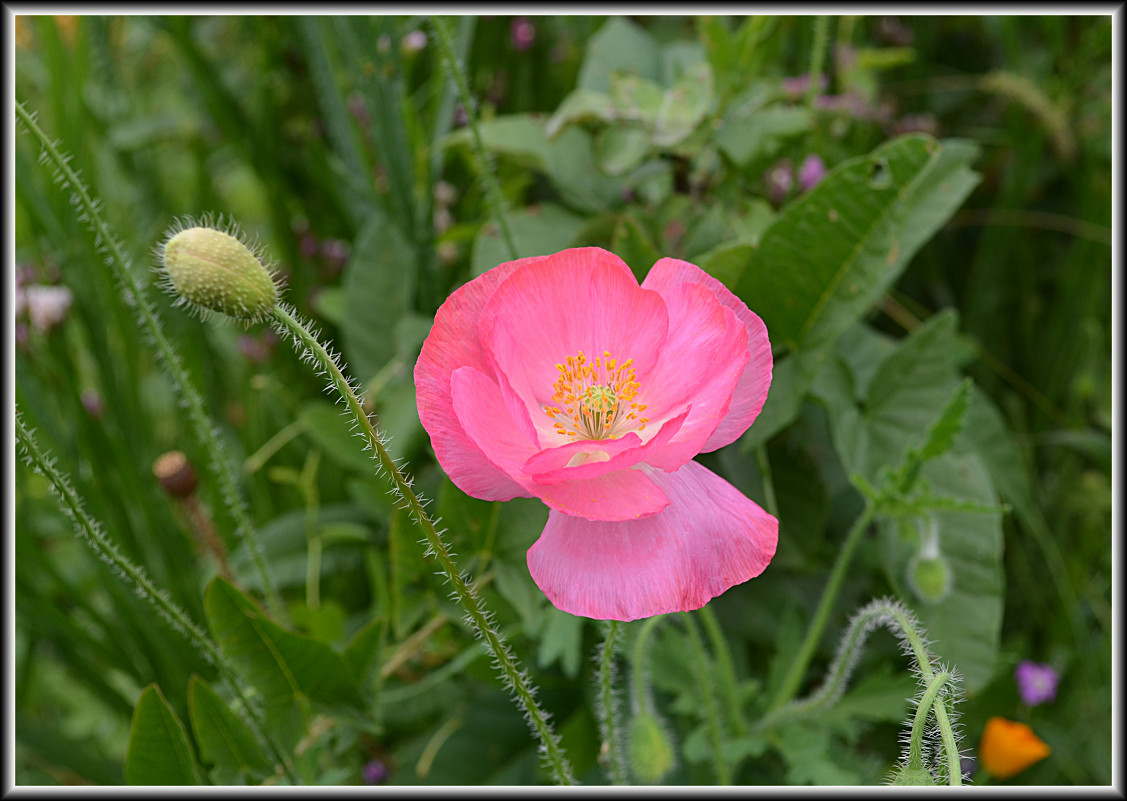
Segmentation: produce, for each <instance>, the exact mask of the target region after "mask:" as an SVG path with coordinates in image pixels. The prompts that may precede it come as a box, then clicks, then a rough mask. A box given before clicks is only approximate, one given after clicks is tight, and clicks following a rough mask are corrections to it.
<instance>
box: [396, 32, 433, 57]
mask: <svg viewBox="0 0 1127 801" xmlns="http://www.w3.org/2000/svg"><path fill="white" fill-rule="evenodd" d="M399 46H400V47H402V48H403V52H404V53H417V52H419V51H420V50H422V49H423V48H424V47H426V46H427V35H426V34H425V33H423V32H422V31H411V32H410V33H408V34H407V35H406V36H404V37H403V40H402V41H401V42H400V43H399Z"/></svg>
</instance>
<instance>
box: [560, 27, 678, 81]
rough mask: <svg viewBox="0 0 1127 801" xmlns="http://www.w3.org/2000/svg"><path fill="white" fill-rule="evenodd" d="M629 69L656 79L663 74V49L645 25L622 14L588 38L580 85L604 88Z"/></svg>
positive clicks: (645, 76) (650, 78) (640, 75)
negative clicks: (619, 73) (618, 74)
mask: <svg viewBox="0 0 1127 801" xmlns="http://www.w3.org/2000/svg"><path fill="white" fill-rule="evenodd" d="M616 72H628V73H633V74H635V75H638V76H639V77H642V78H648V79H649V80H651V81H656V80H658V79H659V78H660V77H661V49H660V47H659V45H658V43H657V41H656V40H655V39H654V38H653V36H651V35H650V34H649V32H647V31H646V30H645V29H644V28H642V27H641V26H639V25H636V24H635V23H633V22H631V21H630V20H628V19H625V18H623V17H611V18H610V19H608V20H607V21H606V23H605V24H604V25H603V27H601V28H599V30H598V31H596V32H595V34H594V36H592V37H591V38H590V39H589V40H588V42H587V52H586V54H585V55H584V57H583V64H582V66H580V68H579V78H578V81H577V83H578V86H579V87H580V88H582V89H593V90H594V91H596V92H605V91H607V90H608V89H609V88H610V81H611V76H612V75H613V74H614V73H616Z"/></svg>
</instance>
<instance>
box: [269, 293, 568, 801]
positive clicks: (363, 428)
mask: <svg viewBox="0 0 1127 801" xmlns="http://www.w3.org/2000/svg"><path fill="white" fill-rule="evenodd" d="M273 315H274V316H273V319H274V324H275V327H276V328H277V330H278V331H279V333H281V334H284V335H285V336H287V337H289V338H291V339H292V340H293V341H294V343H295V344H296V345H297V347H298V350H299V351H300V352H301V353H303V354H304V355H305V357H306V359H307V360H308V361H310V362H311V363H312V364H313V366H314V367H315V368H316V369H317V370H318V371H319V372H321V373H324V374H325V375H327V376H328V377H329V381H330V385H331V386H332V387H333V388H334V389H335V390H336V391H337V392H338V393H339V394H340V396H341V398H342V399H343V400H344V403H345V405H346V407H347V409H348V412H349V413H351V415H352V417H353V419H354V421H355V423H356V430H357V431H358V433H359V434H360V435H361V436H362V438H363V439H364V441H365V443H366V446H367V448H369V449H371V450H372V452H373V456H372V458H373V459H374V460H375V462H376V464H377V465H378V467H379V469H381V470H382V471H383V472H385V473H386V474H387V476H388V478H389V480H390V481H391V484H392V492H393V493H394V494H395V495H396V497H397V500H398V502H399V504H400V505H401V508H404V509H406V510H407V511H408V512H409V513H410V514H411V516H412V518H413V519H414V520H415V523H416V524H417V525H418V526H419V528H420V529H422V532H423V535H424V537H425V538H426V542H427V545H428V546H429V547H428V550H427V555H428V556H434V557H435V558H436V559H437V560H438V563H439V565H440V566H441V568H442V572H443V573H445V574H446V578H447V580H448V581H449V582H450V585H451V587H453V593H452V595H453V597H454V598H455V600H457V601H458V602H459V603H460V604H461V605H462V607H463V608H464V609H465V610H466V613H467V620H468V621H469V623H470V624H471V625H472V626H473V628H474V629H475V630H476V631H477V633H478V634H479V635H481V638H482V640H483V641H484V643H485V646H486V647H487V648H488V649H489V652H490V654H491V655H492V656H493V659H494V661H495V663H496V665H497V667H498V669H499V670H500V671H501V674H502V677H503V678H504V679H505V681H506V682H507V683H508V684H509V686H510V687H511V688H512V690H513V693H514V694H515V696H516V701H517V703H518V704H519V705H520V706H521V708H522V709H523V710H524V711H525V713H526V715H527V717H528V721H529V725H530V727H531V729H532V732H533V734H534V735H535V736H536V737H537V738H538V739H539V740H540V743H541V746H542V748H543V754H544V757H545V760H546V762H547V765H548V767H549V769H550V770H551V771H552V774H553V776H554V778H555V780H556V782H557V783H558V784H573V783H574V781H575V780H574V778H573V777H572V772H571V766H570V765H569V764H568V761H567V758H566V756H565V755H564V753H563V749H562V748H561V746H560V743H559V738H558V737H557V736H556V734H555V733H554V732H553V731H552V727H551V724H550V723H549V720H548V714H547V713H546V712H544V710H542V709H541V708H540V706H539V705H538V704H537V703H536V699H535V693H536V688H535V687H534V686H533V685H532V682H531V679H530V678H529V677H528V676H527V674H525V673H524V671H523V670H521V669H520V667H519V666H518V665H517V661H516V657H515V656H514V655H513V653H512V651H511V650H510V649H509V647H508V645H507V644H506V643H505V641H504V638H503V636H502V635H501V633H500V632H499V631H497V630H496V629H495V628H494V627H493V625H492V622H491V620H490V618H491V615H490V613H489V612H487V611H486V610H485V608H484V606H483V605H482V602H481V600H480V599H479V598H478V596H477V592H476V590H474V589H473V587H472V586H471V584H470V582H469V581H468V579H467V577H466V576H464V575H462V573H461V571H460V570H459V569H458V567H457V565H456V564H455V563H454V558H453V556H452V554H451V552H450V549H449V548H448V547H447V546H446V543H445V542H444V541H443V539H442V535H441V534H440V532H439V531H438V528H437V527H436V526H435V522H434V521H433V520H432V519H431V518H430V516H429V515H428V514H427V512H426V510H425V509H424V503H423V501H422V500H421V499H420V497H419V496H418V495H417V494H415V491H414V490H413V489H412V488H411V480H410V479H409V478H407V476H406V475H405V474H404V473H403V471H401V470H400V469H399V467H398V465H396V464H395V462H394V460H393V459H392V458H391V456H390V455H389V454H388V452H387V448H386V443H387V440H386V439H385V438H384V437H383V436H382V435H381V434H379V433H378V432H377V431H376V429H375V427H374V426H373V425H372V421H371V420H370V419H369V418H368V415H367V414H366V413H365V412H364V407H363V405H362V404H361V403H360V399H359V398H358V397H357V393H356V390H355V389H354V388H353V386H352V384H351V383H350V381H349V380H348V379H347V378H346V377H345V375H344V373H343V372H342V371H341V368H340V366H339V365H338V364H337V360H336V358H334V357H333V356H332V355H330V354H329V352H328V351H327V350H325V348H324V346H323V345H321V343H320V342H319V341H318V340H317V337H316V336H315V335H314V334H312V333H310V332H309V331H308V330H307V329H306V327H305V325H303V324H302V323H301V322H299V321H298V320H297V319H295V317H294V316H293V313H292V311H291V310H290V309H288V308H287V307H286V306H285V305H283V304H279V305H278V306H276V307H275V308H274V311H273Z"/></svg>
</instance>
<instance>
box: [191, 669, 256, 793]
mask: <svg viewBox="0 0 1127 801" xmlns="http://www.w3.org/2000/svg"><path fill="white" fill-rule="evenodd" d="M188 718H189V720H190V721H191V724H192V733H193V734H194V735H195V738H196V742H197V743H199V746H200V761H201V762H203V763H204V764H206V765H213V766H214V771H215V774H214V776H213V779H214V780H215V781H218V782H220V783H222V784H231V783H232V782H233V781H234V780H236V779H242V780H243V781H244V782H247V783H249V782H252V781H261V780H262V779H263V778H265V777H266V776H269V775H270V774H271V773H272V772H273V769H274V767H273V764H272V763H271V761H270V758H269V757H268V756H267V755H266V752H265V751H264V750H263V748H262V745H261V744H260V743H259V742H258V738H257V737H255V735H254V732H253V731H251V728H250V726H248V725H247V724H246V723H245V722H244V721H243V720H242V719H241V718H239V717H238V715H236V714H235V713H234V712H232V711H231V709H230V708H228V706H227V703H226V702H225V701H224V700H223V699H222V698H220V697H219V694H218V693H216V692H215V691H214V690H213V689H211V687H209V686H208V685H207V682H205V681H204V680H203V679H201V678H200V677H199V676H192V678H191V680H190V681H189V683H188Z"/></svg>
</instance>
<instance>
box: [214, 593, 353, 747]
mask: <svg viewBox="0 0 1127 801" xmlns="http://www.w3.org/2000/svg"><path fill="white" fill-rule="evenodd" d="M204 611H205V613H206V615H207V622H208V626H209V627H210V628H211V632H212V635H213V636H214V637H215V639H216V641H217V642H218V643H219V645H220V647H221V648H222V649H223V653H224V654H225V655H226V656H227V658H228V659H230V660H231V662H232V663H234V665H235V666H236V668H237V669H238V670H239V671H240V672H241V673H242V675H243V677H244V678H245V679H246V680H247V681H248V682H250V683H251V684H253V685H254V686H255V687H257V688H258V690H259V692H260V693H261V694H262V699H263V708H264V710H265V713H266V721H267V724H268V725H269V726H270V727H271V730H272V731H276V732H277V733H278V736H279V739H280V740H281V741H282V742H283V743H284V744H285V745H286V746H287V747H292V746H293V744H294V743H296V742H297V740H298V739H299V738H300V737H301V735H302V734H303V733H304V731H305V730H306V728H307V725H308V719H307V715H306V706H307V702H308V701H312V702H314V703H318V704H322V705H325V706H328V707H333V708H344V707H352V708H359V707H363V705H364V701H363V699H362V698H361V696H360V693H359V691H358V690H357V688H356V685H355V684H354V683H353V682H352V678H351V675H350V674H349V671H348V666H347V665H346V664H345V661H344V658H343V657H342V656H341V655H340V654H338V653H337V652H336V651H334V650H333V649H332V648H331V647H329V646H328V645H326V644H325V643H321V642H317V641H316V640H314V639H311V638H309V637H305V636H303V635H300V634H297V633H295V632H292V631H287V630H286V629H284V628H282V627H281V626H279V625H278V624H277V623H275V622H273V621H272V620H270V619H269V618H267V617H266V615H265V614H264V613H263V612H262V610H261V609H259V607H258V606H256V605H255V604H254V602H253V601H251V600H250V599H248V598H247V597H246V596H244V595H243V594H242V593H241V592H239V590H237V589H236V588H235V587H234V586H232V585H231V584H229V583H228V582H226V581H224V580H223V579H222V578H220V577H216V578H213V579H212V580H211V582H210V583H209V584H208V586H207V590H206V592H205V593H204Z"/></svg>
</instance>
